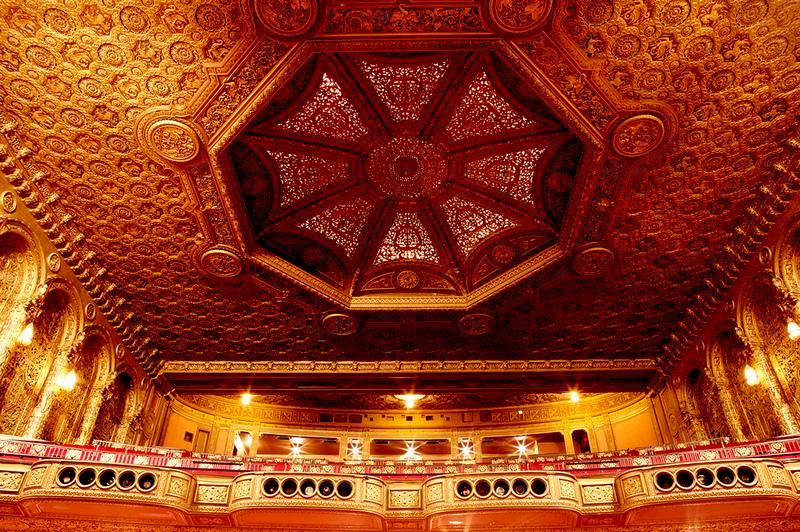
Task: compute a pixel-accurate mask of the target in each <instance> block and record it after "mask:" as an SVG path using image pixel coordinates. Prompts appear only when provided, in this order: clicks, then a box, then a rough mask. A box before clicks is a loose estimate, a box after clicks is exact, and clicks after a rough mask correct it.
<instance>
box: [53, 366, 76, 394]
mask: <svg viewBox="0 0 800 532" xmlns="http://www.w3.org/2000/svg"><path fill="white" fill-rule="evenodd" d="M77 383H78V375H77V374H76V373H75V370H70V371H69V372H67V373H62V374H61V375H59V376H58V378H56V386H58V387H59V388H60V389H62V390H64V391H66V392H71V391H72V390H74V389H75V385H76V384H77Z"/></svg>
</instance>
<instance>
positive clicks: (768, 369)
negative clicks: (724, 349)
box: [736, 327, 798, 434]
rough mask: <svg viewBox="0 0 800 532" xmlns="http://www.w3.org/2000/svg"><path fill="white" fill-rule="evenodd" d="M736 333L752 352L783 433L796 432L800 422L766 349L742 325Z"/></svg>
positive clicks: (755, 366) (754, 362)
mask: <svg viewBox="0 0 800 532" xmlns="http://www.w3.org/2000/svg"><path fill="white" fill-rule="evenodd" d="M736 335H737V336H738V337H739V339H740V340H741V341H742V343H743V344H744V345H745V349H746V350H747V352H748V353H749V354H750V359H751V360H752V362H753V367H754V368H755V370H756V371H758V374H759V376H761V379H762V380H761V383H760V385H763V386H764V387H765V389H766V390H767V393H768V395H769V398H770V404H771V405H772V408H773V410H774V412H775V415H776V417H777V418H778V422H779V424H780V429H781V432H782V433H783V434H796V433H797V432H798V424H797V421H796V420H795V418H794V415H793V414H792V411H791V409H790V408H789V403H788V401H787V400H786V398H785V397H784V395H783V389H782V388H781V385H780V383H779V382H778V377H777V375H775V371H774V368H773V367H772V364H771V363H770V362H769V360H768V359H767V355H766V353H765V352H764V349H763V348H762V346H760V345H754V343H753V342H751V341H750V339H749V338H748V337H747V335H746V334H745V332H744V330H743V329H742V328H741V327H736Z"/></svg>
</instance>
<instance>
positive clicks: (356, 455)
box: [348, 440, 361, 460]
mask: <svg viewBox="0 0 800 532" xmlns="http://www.w3.org/2000/svg"><path fill="white" fill-rule="evenodd" d="M348 453H349V454H350V458H351V459H352V460H361V442H360V441H359V440H350V445H349V447H348Z"/></svg>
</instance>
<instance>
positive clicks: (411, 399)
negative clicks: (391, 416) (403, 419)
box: [395, 393, 425, 409]
mask: <svg viewBox="0 0 800 532" xmlns="http://www.w3.org/2000/svg"><path fill="white" fill-rule="evenodd" d="M395 397H396V398H397V399H400V400H401V401H403V402H404V403H405V404H406V408H408V409H411V408H414V407H415V406H416V405H417V401H419V400H420V399H422V398H423V397H425V396H424V395H422V394H418V393H405V394H401V395H395Z"/></svg>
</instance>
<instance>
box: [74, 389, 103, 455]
mask: <svg viewBox="0 0 800 532" xmlns="http://www.w3.org/2000/svg"><path fill="white" fill-rule="evenodd" d="M108 392H109V388H108V387H107V386H104V385H95V386H93V387H92V390H91V392H90V393H91V397H89V404H88V405H87V406H86V411H85V412H84V414H83V423H81V432H80V434H79V435H78V438H77V440H76V441H75V443H76V444H78V445H87V444H89V439H90V438H91V437H92V431H93V430H94V425H95V423H97V416H98V415H99V414H100V406H101V405H102V404H103V401H104V400H105V399H106V398H107V397H109V393H108Z"/></svg>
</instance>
